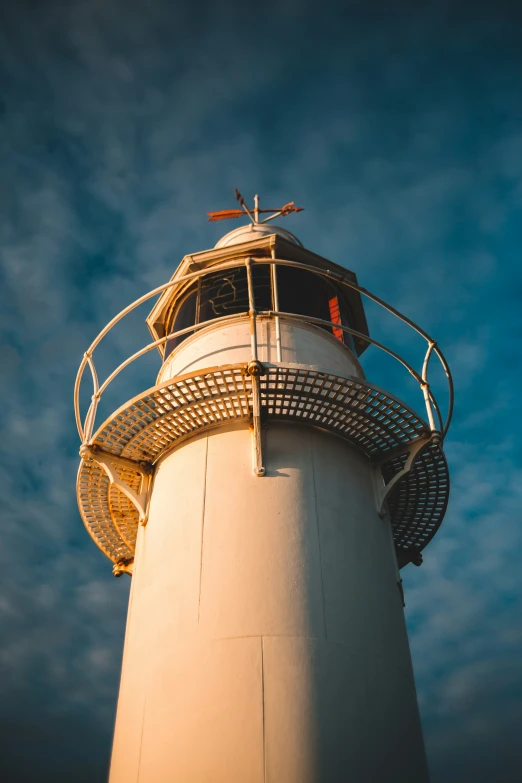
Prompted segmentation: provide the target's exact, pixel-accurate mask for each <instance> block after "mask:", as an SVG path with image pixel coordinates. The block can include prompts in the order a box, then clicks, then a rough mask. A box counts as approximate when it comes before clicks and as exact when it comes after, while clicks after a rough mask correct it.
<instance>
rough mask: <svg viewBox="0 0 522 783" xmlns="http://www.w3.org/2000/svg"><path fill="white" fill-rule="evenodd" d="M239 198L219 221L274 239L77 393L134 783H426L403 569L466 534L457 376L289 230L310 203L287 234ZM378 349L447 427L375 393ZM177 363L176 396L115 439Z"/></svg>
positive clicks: (161, 313) (155, 313) (211, 274)
mask: <svg viewBox="0 0 522 783" xmlns="http://www.w3.org/2000/svg"><path fill="white" fill-rule="evenodd" d="M238 196H239V194H238ZM239 200H240V205H241V209H240V210H238V211H237V212H236V211H231V212H227V213H215V214H213V215H211V219H219V218H221V217H235V216H237V215H238V214H243V213H244V214H245V217H247V218H248V219H249V220H250V221H251V222H250V223H249V224H248V225H245V226H242V227H241V228H238V229H236V230H235V231H232V232H231V233H229V234H227V235H226V236H224V237H223V238H222V239H221V240H220V241H219V242H218V243H217V245H216V246H215V248H214V249H212V250H208V251H204V252H198V253H194V254H192V255H189V256H186V257H185V258H184V259H183V261H182V262H181V264H180V266H179V267H178V269H177V271H176V272H175V274H174V276H173V277H172V279H171V280H170V281H169V282H168V283H166V284H165V285H163V286H161V287H160V288H158V289H156V290H155V291H153V292H151V293H150V294H148V295H146V296H144V297H141V299H139V300H137V302H135V303H133V305H130V306H129V307H128V308H126V309H125V310H124V311H123V312H122V313H120V315H119V316H117V317H116V318H114V319H113V320H112V321H111V322H110V324H109V325H108V326H107V327H106V328H105V329H104V330H103V331H102V332H101V334H100V335H99V336H98V337H97V338H96V340H95V341H94V343H93V344H92V345H91V347H90V348H89V350H88V351H87V352H86V354H85V356H84V359H83V361H82V364H81V367H80V372H79V375H78V380H77V384H76V389H75V407H76V416H77V422H78V427H79V431H80V437H81V440H82V447H81V450H80V454H81V457H82V460H81V464H80V470H79V478H78V501H79V506H80V511H81V514H82V518H83V520H84V522H85V525H86V527H87V530H88V531H89V533H90V534H91V536H92V538H93V539H94V541H95V543H96V544H97V545H98V546H99V547H100V549H101V550H102V551H103V552H104V553H105V554H106V555H107V557H109V558H110V560H112V562H113V563H114V573H115V574H116V575H117V576H118V575H120V574H121V573H123V572H127V573H129V574H131V575H132V586H131V594H130V601H129V613H128V621H127V631H126V636H125V649H124V655H123V665H122V676H121V685H120V695H119V701H118V709H117V717H116V727H115V735H114V745H113V751H112V763H111V771H110V783H129V782H130V781H136V783H171V782H172V783H377V782H379V783H380V782H381V781H383V782H384V781H389V782H390V783H394V782H395V781H401V783H426V782H427V781H428V771H427V766H426V759H425V753H424V746H423V739H422V732H421V726H420V721H419V713H418V707H417V699H416V693H415V685H414V680H413V672H412V666H411V660H410V652H409V647H408V639H407V635H406V627H405V621H404V614H403V597H402V587H401V579H400V576H399V568H401V567H403V566H405V565H406V564H407V563H410V562H413V563H415V564H416V565H419V564H420V562H421V560H422V558H421V551H422V549H423V548H424V547H425V546H426V544H427V543H428V542H429V540H430V539H431V538H432V536H433V535H434V533H435V532H436V530H437V529H438V527H439V525H440V523H441V521H442V518H443V516H444V513H445V509H446V504H447V499H448V491H449V481H448V471H447V465H446V461H445V458H444V454H443V450H442V443H443V438H444V435H445V433H446V430H447V427H448V425H449V418H450V417H451V408H452V389H451V377H450V375H449V370H448V367H447V364H446V362H445V359H444V357H443V355H442V353H441V352H440V349H439V348H438V347H437V345H436V343H435V341H434V340H433V339H432V338H431V337H430V336H429V335H427V334H426V333H425V332H424V331H423V330H422V329H421V328H420V327H418V326H416V325H415V324H413V323H412V322H411V321H410V320H408V319H407V318H405V317H404V316H402V315H400V314H399V313H398V312H397V311H396V310H394V309H393V308H391V307H390V306H388V305H386V304H384V302H382V301H381V300H379V299H378V298H377V297H374V296H373V295H372V294H370V293H369V292H368V291H366V290H364V289H362V288H361V287H360V286H358V284H357V280H356V277H355V274H354V273H353V272H350V271H348V270H347V269H346V268H345V267H343V266H338V265H337V264H334V263H332V262H331V261H328V260H326V259H325V258H322V257H321V256H318V255H316V254H315V253H313V252H310V251H309V250H307V249H305V248H304V247H303V246H302V244H301V243H300V242H299V240H298V239H296V237H295V236H293V235H292V234H290V233H289V232H288V231H285V230H283V229H281V228H276V227H272V225H271V224H270V222H269V221H270V220H271V218H272V217H277V216H278V215H283V216H284V215H286V214H288V213H289V212H291V211H297V208H295V207H293V204H290V205H286V206H285V207H284V208H283V209H282V210H276V211H275V215H273V216H272V215H269V217H268V218H264V222H263V220H262V219H261V214H262V213H263V212H264V211H263V210H260V209H259V205H258V201H257V198H256V200H255V206H254V208H253V209H248V208H247V206H246V205H245V203H244V202H243V200H242V199H241V197H240V196H239ZM158 295H159V298H158V299H157V301H156V304H155V305H154V307H153V310H152V312H151V313H150V315H149V317H148V319H147V324H148V326H149V329H150V331H151V332H152V335H153V338H154V341H153V342H152V343H150V344H149V345H147V346H146V347H145V348H143V349H142V350H141V351H139V352H138V353H137V354H134V356H132V357H130V358H129V359H128V360H127V361H126V362H124V363H123V364H122V365H120V367H118V368H117V369H116V370H115V371H114V372H113V373H112V374H111V375H110V376H109V377H108V378H107V380H106V381H105V382H104V383H103V384H100V383H99V381H98V377H97V374H96V370H95V365H94V359H93V351H94V350H95V348H96V347H97V345H98V344H99V343H100V341H101V340H102V339H103V338H104V337H105V335H106V334H107V333H108V332H109V331H110V329H111V328H112V326H113V325H114V324H115V323H117V322H118V321H120V320H121V319H122V318H124V317H125V315H126V314H127V313H128V312H130V311H131V310H132V309H133V308H134V307H136V306H138V305H139V304H141V303H142V302H143V301H145V300H146V299H147V298H149V297H154V296H158ZM365 297H369V298H370V299H372V300H373V301H374V302H377V304H380V305H382V306H383V307H384V308H385V309H386V310H388V312H389V313H390V314H391V316H393V317H398V318H400V319H401V320H403V321H405V322H406V323H407V324H409V325H410V326H411V327H412V328H413V329H414V330H415V331H416V332H418V334H420V335H421V337H423V338H424V339H425V340H426V353H425V354H424V353H423V357H422V359H421V363H420V366H419V368H418V370H416V369H415V368H414V367H412V366H410V364H408V363H407V362H406V361H404V360H403V359H402V358H401V357H400V355H399V353H398V351H397V350H392V349H391V348H389V347H387V346H384V345H382V344H380V343H377V342H375V341H374V340H372V338H371V337H370V336H369V332H368V328H367V323H366V318H365V313H364V309H363V299H364V298H365ZM368 346H372V348H371V350H374V351H377V350H382V351H385V352H387V353H388V354H390V355H391V356H393V357H394V358H395V359H397V360H398V361H399V362H400V363H401V364H402V365H403V367H404V369H405V372H409V373H410V375H411V376H412V378H413V382H414V383H417V384H418V387H419V401H420V403H421V407H422V408H423V409H424V410H425V417H426V418H425V419H424V418H423V416H421V415H419V413H417V412H415V411H414V410H413V409H411V408H410V407H408V405H406V404H405V403H404V402H401V400H399V399H398V398H397V397H395V396H394V395H393V393H392V392H391V391H388V390H383V389H380V388H377V387H376V386H375V385H373V384H372V382H371V379H370V380H367V379H366V378H365V375H364V372H363V369H362V367H361V364H360V360H359V357H360V356H361V354H362V353H363V351H364V350H365V349H366V348H367V347H368ZM155 349H158V350H159V352H160V354H161V359H162V364H161V368H160V371H159V375H158V378H157V380H156V382H155V383H154V385H153V386H152V387H151V388H148V389H147V390H146V391H142V392H140V393H139V394H138V395H137V396H135V397H134V398H132V399H131V400H129V401H127V402H125V403H124V405H123V406H122V407H121V408H119V410H117V411H116V412H115V413H113V414H112V415H111V416H110V417H109V418H108V419H107V420H106V421H105V422H104V423H103V424H101V426H99V428H97V427H95V424H94V422H95V418H96V409H97V406H98V402H99V400H100V397H101V395H102V394H103V392H104V390H105V389H106V388H107V386H108V385H109V384H110V383H111V381H112V380H113V378H114V377H115V376H116V375H117V374H118V373H119V372H120V371H121V370H122V369H123V368H124V367H125V366H126V365H127V364H129V363H130V362H131V361H134V360H135V359H137V358H139V356H141V355H142V354H143V353H146V352H147V351H149V350H155ZM434 359H438V360H440V362H441V363H442V365H443V367H444V369H445V371H446V374H447V377H448V382H449V392H450V393H449V400H450V402H449V413H448V418H447V420H446V423H444V422H443V421H442V418H441V414H440V410H439V406H438V404H437V401H436V400H435V397H434V395H433V393H432V390H431V388H430V384H429V380H428V368H429V366H430V362H431V361H432V360H434ZM87 366H89V367H90V369H91V372H92V378H93V383H94V393H93V397H92V403H91V405H90V408H89V410H88V412H87V415H86V417H85V420H83V419H82V416H81V413H80V404H79V392H80V383H81V379H82V376H83V373H84V370H85V369H86V367H87ZM424 406H425V407H424Z"/></svg>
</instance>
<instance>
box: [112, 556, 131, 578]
mask: <svg viewBox="0 0 522 783" xmlns="http://www.w3.org/2000/svg"><path fill="white" fill-rule="evenodd" d="M133 573H134V560H133V559H132V558H123V559H122V560H118V562H117V563H114V565H113V567H112V575H113V576H116V577H119V576H121V575H122V574H128V575H129V576H132V574H133Z"/></svg>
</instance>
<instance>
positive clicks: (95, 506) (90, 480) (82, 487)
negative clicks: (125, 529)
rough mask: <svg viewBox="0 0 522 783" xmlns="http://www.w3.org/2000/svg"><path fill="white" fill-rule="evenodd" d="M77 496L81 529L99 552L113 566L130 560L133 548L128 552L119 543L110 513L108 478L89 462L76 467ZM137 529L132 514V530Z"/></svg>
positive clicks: (136, 520) (128, 549)
mask: <svg viewBox="0 0 522 783" xmlns="http://www.w3.org/2000/svg"><path fill="white" fill-rule="evenodd" d="M77 494H78V504H79V507H80V513H81V515H82V519H83V521H84V524H85V527H86V528H87V530H88V532H89V534H90V536H91V537H92V539H93V541H94V542H95V544H97V545H98V546H99V547H100V549H101V550H102V552H103V553H104V554H105V555H107V557H108V558H110V559H111V560H112V561H113V562H115V563H116V562H117V561H118V560H121V559H123V558H128V557H130V558H132V557H134V548H132V549H131V548H130V547H129V546H128V545H127V544H126V543H125V541H124V540H123V539H122V537H121V535H120V533H119V532H118V528H117V526H116V525H115V523H114V519H113V517H112V515H111V512H110V506H109V478H108V476H107V474H106V473H105V471H104V470H103V468H102V467H101V466H100V465H98V463H97V462H95V461H94V460H92V459H88V460H82V461H81V463H80V470H79V472H78V481H77ZM137 525H138V514H137V512H136V518H135V529H137Z"/></svg>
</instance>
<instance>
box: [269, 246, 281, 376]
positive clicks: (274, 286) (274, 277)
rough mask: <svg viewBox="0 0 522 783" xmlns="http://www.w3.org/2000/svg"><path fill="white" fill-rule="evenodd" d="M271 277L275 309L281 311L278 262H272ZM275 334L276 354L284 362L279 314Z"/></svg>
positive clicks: (273, 254) (273, 251)
mask: <svg viewBox="0 0 522 783" xmlns="http://www.w3.org/2000/svg"><path fill="white" fill-rule="evenodd" d="M272 258H275V250H274V248H272ZM270 279H271V283H272V297H273V305H274V310H275V311H276V313H277V312H279V289H278V288H277V266H276V264H270ZM275 334H276V356H277V361H278V362H282V361H283V357H282V349H281V321H280V320H279V316H278V315H276V317H275Z"/></svg>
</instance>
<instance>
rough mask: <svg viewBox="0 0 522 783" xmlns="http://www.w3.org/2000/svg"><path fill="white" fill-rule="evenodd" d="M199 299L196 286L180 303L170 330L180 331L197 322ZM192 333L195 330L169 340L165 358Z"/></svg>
mask: <svg viewBox="0 0 522 783" xmlns="http://www.w3.org/2000/svg"><path fill="white" fill-rule="evenodd" d="M197 299H198V290H197V288H196V289H195V290H194V291H192V292H191V293H190V294H188V296H186V297H185V299H184V300H183V301H182V302H181V304H180V305H179V307H178V310H177V312H176V315H175V317H174V320H173V321H172V323H171V325H170V327H169V332H178V331H179V330H180V329H186V328H188V327H189V326H193V325H194V324H195V323H196V307H197ZM191 334H193V332H186V334H180V335H179V337H173V338H172V339H171V340H168V342H167V347H166V349H165V356H164V357H163V358H164V359H166V358H167V356H168V355H169V354H170V353H172V351H173V350H174V348H176V347H177V346H178V345H179V344H180V343H182V342H183V340H186V338H187V337H190V335H191Z"/></svg>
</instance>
